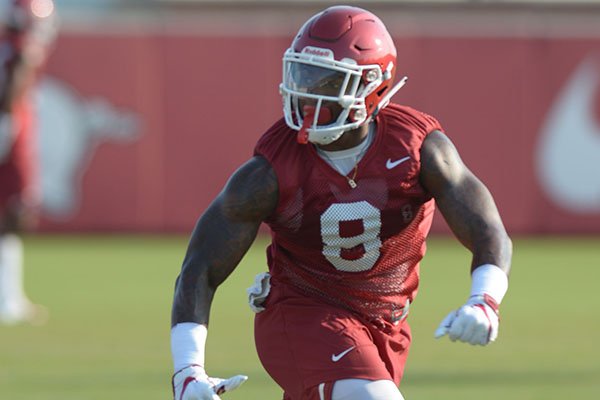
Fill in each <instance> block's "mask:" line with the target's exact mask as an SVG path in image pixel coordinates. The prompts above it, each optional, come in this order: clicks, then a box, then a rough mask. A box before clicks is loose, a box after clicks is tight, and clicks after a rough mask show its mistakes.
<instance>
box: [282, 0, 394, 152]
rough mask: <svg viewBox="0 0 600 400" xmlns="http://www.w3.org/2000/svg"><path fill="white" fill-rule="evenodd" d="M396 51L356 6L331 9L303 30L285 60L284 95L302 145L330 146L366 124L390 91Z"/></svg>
mask: <svg viewBox="0 0 600 400" xmlns="http://www.w3.org/2000/svg"><path fill="white" fill-rule="evenodd" d="M395 62H396V49H395V46H394V44H393V42H392V40H391V37H390V36H389V34H388V32H387V30H386V28H385V26H384V25H383V23H382V22H381V21H380V20H379V19H378V18H377V17H376V16H374V15H373V14H371V13H370V12H368V11H365V10H362V9H360V8H356V7H348V6H336V7H330V8H328V9H327V10H325V11H323V12H322V13H319V14H317V15H315V16H314V17H312V18H311V19H310V20H309V21H307V23H306V24H304V26H303V27H302V28H301V29H300V31H299V32H298V35H297V37H296V39H295V40H294V42H293V43H292V46H291V47H290V48H289V49H288V50H287V51H286V52H285V54H284V56H283V80H282V83H281V85H280V92H281V95H282V97H283V109H284V116H285V120H286V123H287V125H288V126H289V127H291V128H292V129H294V130H297V131H299V134H298V141H299V142H301V143H306V142H307V141H310V142H313V143H317V144H322V145H325V144H329V143H332V142H333V141H335V140H337V139H338V138H339V137H340V136H341V135H342V134H343V133H344V132H345V131H348V130H352V129H356V128H358V127H359V126H360V125H362V124H364V123H366V122H368V120H369V119H370V117H371V116H372V115H373V113H374V112H375V111H376V110H377V107H378V105H379V103H380V101H381V100H382V99H383V98H384V96H385V94H386V93H387V92H388V91H389V90H390V87H391V83H392V80H393V77H394V73H395Z"/></svg>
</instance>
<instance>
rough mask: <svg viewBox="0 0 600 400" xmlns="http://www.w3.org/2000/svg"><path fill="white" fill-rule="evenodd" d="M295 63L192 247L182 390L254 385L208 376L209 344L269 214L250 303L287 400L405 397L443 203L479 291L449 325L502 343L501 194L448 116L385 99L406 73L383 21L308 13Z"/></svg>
mask: <svg viewBox="0 0 600 400" xmlns="http://www.w3.org/2000/svg"><path fill="white" fill-rule="evenodd" d="M283 60H284V69H283V82H282V84H281V93H282V95H283V100H284V115H285V118H283V119H281V120H279V121H278V122H276V123H275V124H274V125H273V126H272V127H271V128H270V129H269V130H268V131H267V132H266V133H265V134H264V135H263V136H262V138H261V139H260V140H259V142H258V144H257V145H256V148H255V152H254V154H255V155H254V157H253V158H252V159H250V160H249V161H248V162H247V163H246V164H244V165H243V166H241V167H240V168H239V169H238V170H237V171H236V172H235V173H234V174H233V176H232V177H231V178H230V180H229V182H228V183H227V185H226V187H225V188H224V189H223V191H222V192H221V193H220V194H219V196H218V197H217V198H216V199H215V200H214V201H213V203H212V204H211V205H210V207H209V208H208V209H207V210H206V212H205V213H204V215H202V217H201V218H200V220H199V221H198V223H197V225H196V228H195V229H194V231H193V234H192V237H191V240H190V243H189V247H188V251H187V254H186V257H185V260H184V262H183V268H182V271H181V274H180V276H179V278H178V282H177V286H176V291H175V299H174V305H173V314H172V325H173V328H172V331H171V339H172V342H171V345H172V352H173V360H174V369H175V374H174V377H173V389H174V396H175V399H177V400H198V399H202V400H204V399H208V400H210V399H218V394H220V393H222V392H225V391H228V390H232V389H235V388H237V387H238V386H239V385H240V384H242V383H243V382H244V381H245V379H246V377H245V376H242V375H238V376H234V377H233V378H230V379H227V380H222V379H216V378H210V377H209V376H208V375H207V373H206V371H205V363H204V348H205V341H206V336H207V324H208V319H209V311H210V306H211V303H212V299H213V296H214V293H215V291H216V289H217V287H218V286H219V285H220V284H221V283H222V282H223V281H224V280H225V279H226V278H227V277H228V276H229V274H230V273H231V272H232V271H233V270H234V269H235V267H236V266H237V264H238V263H239V262H240V260H241V259H242V257H243V256H244V254H245V253H246V251H247V250H248V248H249V247H250V245H251V244H252V242H253V240H254V238H255V237H256V234H257V231H258V228H259V226H260V224H261V223H262V222H263V221H264V222H266V223H267V225H269V227H270V228H271V231H272V243H271V246H270V247H269V249H268V251H267V254H268V257H267V259H268V264H269V273H263V274H260V275H259V276H258V277H257V281H256V285H255V286H254V287H252V288H251V289H250V290H249V300H250V306H251V308H252V309H253V310H254V311H255V312H256V313H257V314H256V318H255V341H256V347H257V352H258V355H259V357H260V360H261V362H262V364H263V366H264V367H265V369H266V370H267V372H268V373H269V374H270V375H271V377H272V378H273V379H274V380H275V381H276V382H277V383H278V384H279V386H281V387H282V388H283V389H284V392H285V393H284V399H285V400H401V399H403V397H402V394H401V393H400V391H399V389H398V385H399V384H400V381H401V379H402V375H403V372H404V366H405V362H406V358H407V355H408V349H409V347H410V342H411V333H410V327H409V325H408V323H407V321H406V317H407V314H408V311H409V306H410V304H411V303H412V302H413V300H414V298H415V296H416V294H417V288H418V284H419V262H420V260H421V259H422V257H423V256H424V254H425V238H426V236H427V235H428V233H429V229H430V226H431V223H432V219H433V211H434V200H435V204H437V206H438V208H439V210H440V211H441V213H442V214H443V216H444V218H445V219H446V221H447V222H448V225H449V226H450V228H451V229H452V231H453V232H454V234H455V235H456V236H457V238H458V239H459V240H460V242H461V243H463V244H464V245H465V247H467V248H468V249H469V250H470V251H471V253H472V263H471V272H472V274H471V277H472V285H471V290H470V294H469V296H466V297H467V298H468V300H467V301H466V303H465V304H464V305H463V306H461V307H460V308H458V309H457V310H455V311H452V312H451V313H450V314H449V315H448V317H447V318H445V319H444V320H443V321H442V323H441V324H440V326H439V328H438V329H437V330H436V332H435V336H436V337H442V336H444V335H446V334H447V335H448V336H449V338H450V339H451V340H452V341H455V340H458V341H462V342H465V343H470V344H472V345H482V346H483V345H487V344H488V343H490V342H492V341H494V340H495V339H496V336H497V334H498V304H499V303H500V302H501V301H502V298H503V297H504V295H505V293H506V291H507V288H508V278H507V274H508V271H509V269H510V261H511V255H512V245H511V241H510V239H509V237H508V235H507V233H506V231H505V229H504V226H503V223H502V221H501V218H500V216H499V214H498V210H497V209H496V206H495V204H494V200H493V198H492V196H491V194H490V192H489V191H488V189H487V188H486V187H485V186H484V185H483V184H482V182H481V181H480V180H479V179H477V177H475V175H473V173H472V172H471V171H470V170H469V169H468V168H467V167H466V166H465V165H464V163H463V162H462V160H461V158H460V156H459V154H458V152H457V150H456V148H455V147H454V145H453V144H452V142H451V141H450V140H449V139H448V137H447V136H446V135H445V134H444V133H443V132H442V127H441V125H440V124H439V122H438V121H437V120H436V119H435V118H433V117H431V116H429V115H427V114H425V113H422V112H419V111H417V110H415V109H412V108H410V107H407V106H401V105H397V104H388V103H389V99H390V98H391V96H392V95H393V94H394V93H395V92H396V91H397V90H398V89H400V88H401V87H402V85H403V84H404V83H405V81H406V78H403V79H400V80H399V81H398V82H396V83H395V71H396V62H397V60H396V48H395V46H394V43H393V41H392V39H391V37H390V35H389V33H388V32H387V29H386V28H385V26H384V25H383V23H382V22H381V21H380V20H379V18H377V17H376V16H375V15H373V14H372V13H370V12H368V11H366V10H363V9H360V8H356V7H347V6H339V7H331V8H328V9H327V10H325V11H323V12H321V13H319V14H317V15H315V16H314V17H313V18H311V19H310V20H309V21H307V23H305V24H304V26H303V27H302V28H301V29H300V31H299V32H298V34H297V36H296V38H295V39H294V41H293V43H292V45H291V47H290V48H289V49H288V50H287V51H286V53H285V54H284V58H283ZM461 273H462V272H461Z"/></svg>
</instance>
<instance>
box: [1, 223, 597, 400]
mask: <svg viewBox="0 0 600 400" xmlns="http://www.w3.org/2000/svg"><path fill="white" fill-rule="evenodd" d="M186 241H187V238H186V237H183V236H173V237H156V236H110V237H109V236H92V235H90V236H85V235H84V236H45V235H42V236H30V237H27V238H26V246H27V259H26V263H27V270H26V285H27V289H28V292H29V294H30V296H31V297H32V299H33V300H35V301H37V302H40V303H43V304H45V305H47V306H48V308H49V309H50V313H51V318H50V321H49V322H48V324H46V325H45V326H42V327H30V326H17V327H0V399H7V400H8V399H10V400H81V399H84V400H108V399H111V400H112V399H119V400H120V399H123V400H125V399H126V400H138V399H139V400H142V399H143V400H158V399H161V400H167V399H169V398H170V384H169V380H170V374H171V361H170V354H169V318H170V317H169V314H170V307H171V296H172V287H173V281H174V279H175V276H176V274H177V272H178V270H179V267H180V262H181V259H182V257H183V253H184V250H185V246H186ZM264 246H265V242H264V241H262V240H259V241H258V242H257V243H256V245H255V246H254V247H253V248H252V250H251V251H250V252H249V254H248V255H247V256H246V258H245V259H244V261H243V263H242V264H241V265H240V267H239V268H238V269H237V270H236V271H235V272H234V274H233V275H232V276H231V278H230V279H229V280H228V281H227V282H226V283H225V284H224V285H223V286H222V287H221V289H220V291H219V292H218V293H217V299H216V301H215V304H214V307H213V311H212V318H211V327H210V334H209V339H208V351H207V353H208V354H207V365H208V371H209V373H211V374H212V375H215V376H223V377H225V376H229V375H231V374H237V373H244V374H247V375H249V377H250V380H249V381H248V382H247V383H246V384H245V385H244V386H243V387H242V388H240V389H239V390H237V391H235V392H232V393H229V394H226V395H225V396H224V399H230V400H235V399H237V400H242V399H243V400H279V399H281V392H280V390H279V388H278V387H277V386H276V385H275V384H274V383H273V382H272V381H271V380H270V379H269V377H268V376H267V375H266V374H265V373H264V371H263V370H262V368H261V366H260V364H259V362H258V359H257V357H256V353H255V350H254V344H253V339H252V318H253V314H252V313H251V311H250V309H249V308H248V307H247V306H246V303H245V301H246V300H245V288H246V287H247V286H249V285H250V283H251V282H252V279H253V276H254V274H255V273H257V272H259V271H262V270H263V269H264V268H265V266H264V263H265V261H264V259H265V258H264ZM468 264H469V254H468V252H467V251H465V250H464V249H463V248H462V247H461V246H460V245H459V244H458V242H456V241H454V240H453V239H442V238H434V239H432V240H430V242H429V251H428V255H427V256H426V258H425V260H424V262H423V263H422V270H421V271H422V284H421V291H420V293H419V296H418V297H417V300H416V302H415V304H414V307H411V315H410V318H409V321H411V324H412V327H413V334H414V342H413V347H412V350H411V355H410V356H409V361H408V367H407V371H406V375H405V379H404V382H403V384H402V388H401V390H402V392H403V394H404V396H405V397H406V399H407V400H434V399H436V400H439V399H457V400H458V399H460V400H469V399H473V400H475V399H477V400H480V399H486V400H496V399H498V400H499V399H502V400H507V399H510V400H517V399H519V400H538V399H539V400H552V399H556V400H558V399H561V400H562V399H572V400H579V399H598V398H600V345H599V344H598V342H599V340H600V333H599V332H600V295H599V294H598V289H597V288H598V282H600V238H587V239H583V238H560V239H559V238H554V239H517V240H515V257H514V262H513V273H512V276H511V286H510V289H509V292H508V295H507V297H506V299H505V301H504V303H503V305H502V322H501V326H500V337H499V339H498V341H497V342H496V343H494V344H493V345H491V346H489V347H488V348H481V347H477V348H476V347H471V346H469V345H465V344H459V343H451V342H449V341H448V340H447V339H445V340H440V341H436V340H434V339H433V331H434V330H435V328H436V327H437V324H438V323H439V321H440V320H441V319H442V318H443V317H444V316H445V315H446V313H447V312H449V311H450V310H451V309H452V308H455V307H456V306H459V305H460V304H461V303H462V302H463V301H464V300H465V297H466V296H467V294H468V287H469V279H468V274H467V272H468Z"/></svg>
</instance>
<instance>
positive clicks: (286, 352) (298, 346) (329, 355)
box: [254, 285, 411, 400]
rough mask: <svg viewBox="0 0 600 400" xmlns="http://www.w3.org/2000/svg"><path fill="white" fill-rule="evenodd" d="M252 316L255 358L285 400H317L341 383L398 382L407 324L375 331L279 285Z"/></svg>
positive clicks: (350, 315)
mask: <svg viewBox="0 0 600 400" xmlns="http://www.w3.org/2000/svg"><path fill="white" fill-rule="evenodd" d="M265 306H266V309H265V311H263V312H261V313H259V314H257V315H256V318H255V320H254V331H255V340H256V349H257V352H258V356H259V358H260V360H261V362H262V364H263V366H264V368H265V369H266V371H267V372H268V373H269V375H271V377H272V378H273V379H274V380H275V382H277V384H279V386H281V387H282V388H283V390H284V391H285V394H284V399H286V400H321V398H320V395H319V385H321V384H323V383H325V384H326V385H325V387H324V389H323V388H321V390H325V392H329V394H330V392H331V387H332V385H331V383H333V382H335V381H337V380H340V379H351V378H357V379H369V380H380V379H386V380H392V381H394V382H395V383H396V384H397V385H398V384H400V380H401V379H402V374H403V372H404V365H405V363H406V358H407V356H408V348H409V346H410V339H411V336H410V328H409V326H408V324H407V323H406V322H403V323H400V324H398V325H392V324H386V325H385V326H382V327H379V328H378V327H376V326H375V325H373V324H372V323H369V322H367V321H365V320H362V319H361V318H360V317H358V316H357V315H355V314H353V313H351V312H349V311H347V310H344V309H340V308H337V307H334V306H331V305H328V304H325V303H323V302H321V301H319V300H317V299H313V298H309V297H305V296H302V295H300V294H298V293H296V292H294V291H293V290H291V289H289V288H287V287H283V286H275V285H274V286H273V287H272V289H271V294H270V295H269V297H268V299H267V301H266V303H265Z"/></svg>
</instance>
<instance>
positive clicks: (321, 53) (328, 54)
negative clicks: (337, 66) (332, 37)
mask: <svg viewBox="0 0 600 400" xmlns="http://www.w3.org/2000/svg"><path fill="white" fill-rule="evenodd" d="M302 53H303V54H311V55H313V56H318V57H325V58H330V59H332V60H333V59H334V58H333V51H331V50H330V49H323V48H321V47H313V46H306V47H305V48H303V49H302Z"/></svg>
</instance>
